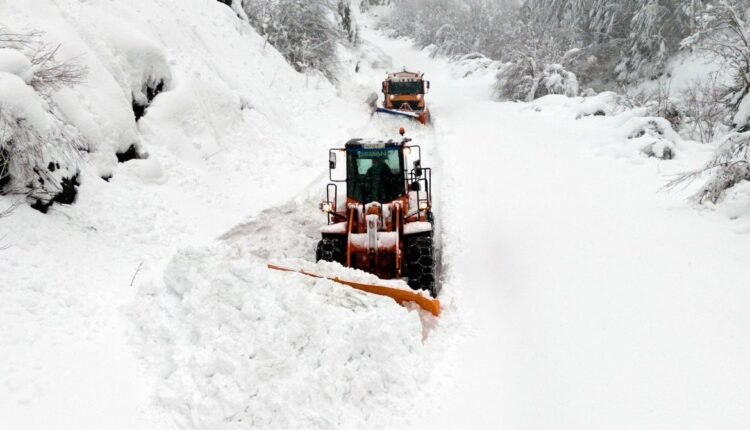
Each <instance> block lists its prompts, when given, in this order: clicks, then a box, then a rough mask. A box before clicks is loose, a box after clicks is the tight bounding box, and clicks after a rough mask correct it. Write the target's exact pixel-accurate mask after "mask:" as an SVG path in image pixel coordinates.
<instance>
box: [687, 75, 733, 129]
mask: <svg viewBox="0 0 750 430" xmlns="http://www.w3.org/2000/svg"><path fill="white" fill-rule="evenodd" d="M717 76H718V74H717V73H712V74H711V75H709V77H708V79H703V80H694V81H693V82H691V83H690V84H688V85H687V87H686V88H685V89H684V90H683V91H682V93H681V94H680V99H681V100H682V108H683V111H684V121H683V122H684V127H683V130H684V131H685V133H686V134H687V135H688V136H689V137H690V138H691V139H695V140H697V141H699V142H701V143H709V142H712V141H713V140H714V138H715V137H717V136H720V135H722V134H724V133H727V132H728V131H729V128H730V125H731V123H732V121H730V119H731V117H732V115H731V114H730V112H729V110H728V106H727V105H726V103H724V96H725V94H724V89H723V88H722V86H721V85H719V84H718V82H717Z"/></svg>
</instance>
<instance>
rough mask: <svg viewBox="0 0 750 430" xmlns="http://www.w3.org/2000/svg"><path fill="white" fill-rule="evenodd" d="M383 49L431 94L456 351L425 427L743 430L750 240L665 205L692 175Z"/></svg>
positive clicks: (584, 125)
mask: <svg viewBox="0 0 750 430" xmlns="http://www.w3.org/2000/svg"><path fill="white" fill-rule="evenodd" d="M369 37H370V38H371V40H372V42H373V43H375V44H377V45H379V46H380V47H382V48H383V49H384V51H386V52H388V53H389V54H391V55H393V57H394V66H400V65H402V64H403V65H405V66H407V67H408V68H410V69H413V68H418V69H420V70H422V71H424V72H425V73H426V76H428V78H429V79H430V80H431V81H432V83H433V85H432V89H433V91H432V92H431V94H430V95H429V97H430V98H429V100H430V102H431V106H432V112H433V116H434V118H435V130H436V132H435V134H436V142H435V143H436V145H437V148H435V149H434V151H435V153H436V154H437V158H438V160H437V161H438V163H437V164H438V165H437V166H436V167H437V169H436V172H435V174H436V175H437V176H438V177H440V178H441V179H440V180H441V183H442V186H441V187H440V193H442V194H441V196H440V198H441V202H442V208H441V211H440V214H439V215H440V217H441V219H442V227H443V242H444V247H443V253H444V260H443V263H444V265H445V267H446V273H445V277H446V278H445V281H446V285H444V289H443V291H444V297H443V300H444V302H446V304H447V309H446V313H447V314H449V316H447V317H445V321H447V322H445V323H444V327H442V328H441V329H443V330H446V331H451V330H454V331H457V333H452V339H457V340H455V341H452V343H451V344H449V345H447V347H446V349H447V350H448V353H447V359H446V363H447V369H448V371H447V372H446V376H445V377H446V379H445V381H444V384H443V386H442V388H440V389H439V390H438V392H437V402H436V404H434V405H430V406H429V407H428V409H430V413H431V415H430V417H431V418H430V419H427V420H426V421H425V422H423V423H422V424H423V425H421V426H419V428H425V429H436V428H438V429H442V428H445V429H455V428H476V429H489V428H508V429H532V428H533V429H551V428H555V429H586V428H590V429H601V428H607V429H620V428H622V429H643V428H670V429H686V428H734V429H739V428H745V427H746V426H747V423H748V422H750V338H748V336H747V333H748V330H749V329H750V314H748V312H747V309H748V308H750V291H748V288H747V287H748V282H742V281H739V280H743V279H744V280H747V279H748V273H750V269H748V266H747V261H748V260H749V258H750V248H749V247H748V244H750V239H749V238H748V236H747V235H741V234H737V233H735V232H733V231H732V228H731V225H730V224H728V223H727V222H726V221H725V220H720V219H717V218H716V217H714V216H712V215H710V214H709V215H706V216H701V214H700V213H698V212H696V211H694V210H692V209H690V208H689V207H688V205H687V204H686V203H685V202H684V200H683V199H684V195H668V194H664V193H658V192H657V190H658V189H659V187H660V186H662V185H663V183H664V181H665V175H666V172H674V171H679V170H681V169H684V168H685V167H684V166H683V165H681V164H680V161H679V160H675V161H672V162H663V161H662V162H660V161H656V160H642V159H635V160H632V159H628V158H624V159H617V158H616V157H613V156H612V154H611V152H612V151H608V150H607V148H609V147H610V146H612V145H614V146H617V145H627V143H626V142H619V141H617V136H615V133H613V131H612V123H611V122H608V121H607V120H605V119H603V118H587V119H583V120H579V121H575V120H572V119H571V118H568V117H566V116H563V115H559V114H554V113H548V112H535V111H533V110H532V109H530V108H529V107H528V106H524V105H517V104H511V103H496V102H492V101H490V100H489V93H490V88H489V85H491V76H490V77H484V78H481V77H480V78H473V77H469V78H467V79H456V77H455V76H453V75H452V74H451V73H452V70H454V69H452V67H451V66H450V65H447V64H446V63H445V62H443V61H441V60H432V59H429V58H427V57H426V56H425V55H424V54H423V53H419V52H417V51H415V50H414V49H412V48H411V47H409V46H408V44H406V43H404V42H400V41H393V40H390V39H385V38H382V37H379V36H377V35H372V34H371V35H369ZM670 163H672V164H671V165H670ZM451 313H455V314H456V315H450V314H451ZM456 320H459V321H460V323H459V324H457V325H456V326H453V323H454V322H455V321H456ZM435 409H436V410H435Z"/></svg>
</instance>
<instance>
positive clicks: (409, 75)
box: [386, 70, 424, 82]
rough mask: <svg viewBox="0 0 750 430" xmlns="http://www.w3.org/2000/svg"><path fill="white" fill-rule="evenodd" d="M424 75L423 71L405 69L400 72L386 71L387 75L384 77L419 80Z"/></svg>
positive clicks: (391, 79)
mask: <svg viewBox="0 0 750 430" xmlns="http://www.w3.org/2000/svg"><path fill="white" fill-rule="evenodd" d="M423 77H424V73H421V72H407V71H406V70H404V71H402V72H391V73H388V77H387V78H386V79H387V80H389V81H411V82H413V81H421V80H422V79H423Z"/></svg>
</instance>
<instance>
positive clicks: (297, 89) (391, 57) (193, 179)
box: [0, 0, 750, 430]
mask: <svg viewBox="0 0 750 430" xmlns="http://www.w3.org/2000/svg"><path fill="white" fill-rule="evenodd" d="M358 20H359V22H360V23H361V24H362V25H363V28H362V29H361V32H360V38H361V40H362V45H361V47H360V48H359V49H354V50H352V49H343V48H342V49H341V52H340V56H341V58H342V72H341V82H340V83H339V84H338V86H333V85H331V84H330V83H328V82H327V81H325V80H323V79H321V78H318V77H316V76H315V75H314V74H310V75H304V74H299V73H297V72H295V71H294V69H293V68H292V67H290V66H289V65H288V64H287V63H286V62H285V61H284V59H283V58H282V57H281V55H280V54H279V53H278V52H276V51H275V50H274V49H273V48H272V47H271V46H269V45H268V44H266V43H264V40H263V39H262V38H261V37H260V36H258V34H257V33H256V32H255V31H254V30H253V29H252V28H250V27H249V26H248V25H247V24H245V23H243V21H242V20H240V19H238V18H237V16H236V14H235V12H234V11H232V10H231V9H230V8H228V7H226V6H225V5H224V4H222V3H221V2H216V1H212V0H180V1H177V0H132V1H130V2H127V3H119V2H114V1H108V2H80V1H76V0H55V1H53V0H37V1H33V2H32V1H26V0H19V1H14V2H12V4H11V3H10V2H8V3H4V4H3V3H0V25H2V26H5V27H7V28H9V29H10V30H11V31H16V32H22V31H30V30H40V31H44V32H45V33H44V36H43V37H44V38H45V39H46V40H48V41H49V42H50V43H54V44H56V43H62V45H61V48H60V49H61V51H60V52H61V54H62V55H64V56H65V57H79V58H80V60H81V62H82V63H83V64H85V65H86V66H87V67H88V69H89V78H88V79H89V80H88V82H87V83H86V84H84V85H80V86H76V87H74V88H71V89H65V90H62V91H60V92H59V93H57V94H56V95H55V102H56V103H57V104H58V105H59V109H60V110H61V112H62V113H63V114H64V116H65V118H67V119H68V120H69V121H70V122H71V123H73V124H74V125H75V126H76V127H77V128H78V129H79V130H80V132H81V134H82V135H83V136H84V137H85V138H86V140H87V141H89V142H91V145H92V149H91V152H90V154H87V155H86V158H85V163H83V164H82V165H81V167H80V170H81V175H80V176H81V178H80V182H81V185H80V187H79V193H78V199H77V201H76V203H75V204H74V205H70V206H68V205H54V206H52V207H51V208H50V210H49V213H48V214H46V215H44V214H41V213H40V212H38V211H36V210H33V209H31V208H29V207H28V206H26V205H22V206H20V207H19V208H17V209H16V210H15V212H14V213H13V215H12V216H10V217H8V218H3V219H2V220H0V237H2V236H3V235H4V234H7V235H6V237H5V239H3V242H2V243H0V245H2V244H7V245H8V246H9V248H8V249H6V250H3V251H0V327H3V330H1V331H0V350H2V351H3V352H4V354H2V356H0V428H2V429H5V428H9V429H21V428H22V429H43V428H55V429H88V428H91V429H98V428H102V427H105V428H114V429H139V430H140V429H165V428H176V429H177V428H179V429H184V428H189V429H256V428H258V429H261V428H262V429H266V428H270V429H289V428H300V429H302V428H304V429H307V428H316V429H335V428H368V429H369V428H371V429H381V428H417V429H421V428H424V429H428V428H429V429H435V428H438V429H443V428H445V429H448V428H451V429H453V428H477V429H484V428H498V427H503V428H506V427H507V428H514V429H515V428H542V429H546V428H556V429H560V428H561V429H582V428H591V429H594V428H596V429H599V428H618V429H619V428H622V429H642V428H667V429H685V428H722V429H742V428H744V427H746V423H747V422H748V421H749V420H750V415H748V413H749V411H750V410H748V408H746V407H745V403H746V399H747V398H748V396H750V392H748V390H749V389H748V388H747V387H750V365H749V364H748V363H750V342H749V341H748V340H747V338H748V337H747V333H748V330H750V319H748V317H747V312H746V309H747V308H748V306H749V305H750V293H748V292H747V291H746V288H745V284H746V283H745V282H744V279H746V278H747V275H748V273H749V271H748V269H747V265H746V262H747V261H748V257H750V247H749V246H748V245H750V243H748V239H747V234H746V233H747V232H748V231H750V219H749V218H748V217H747V214H748V213H750V211H748V205H749V202H750V193H748V194H743V192H742V189H743V188H741V187H740V189H739V190H735V191H734V192H733V193H734V194H731V195H730V197H732V199H733V202H734V203H733V204H729V205H722V206H719V207H718V208H717V209H716V210H712V209H702V210H696V209H695V208H693V207H692V206H691V204H690V203H688V202H686V201H685V197H686V196H687V195H688V194H689V193H690V191H691V190H680V191H678V192H675V193H672V194H668V193H663V192H661V193H660V192H659V191H658V190H659V189H660V188H661V187H662V186H663V185H664V184H665V183H666V181H667V180H668V179H669V178H670V177H671V175H672V174H674V173H677V172H681V171H685V170H689V169H691V168H693V167H694V166H696V165H697V164H700V163H702V162H703V161H705V160H706V159H707V158H709V157H710V155H711V148H709V147H706V146H701V145H698V144H697V143H694V142H690V141H686V140H683V138H681V137H680V136H678V135H677V134H676V133H674V132H671V128H669V125H668V124H666V120H661V119H655V118H652V117H649V116H648V115H649V114H648V112H647V111H646V110H643V109H640V110H639V109H630V108H627V107H625V106H623V105H622V104H619V103H618V101H617V97H616V95H614V94H612V93H604V94H600V95H599V96H597V97H593V98H566V97H563V96H547V97H544V98H542V99H539V100H537V101H535V102H533V103H499V102H496V101H492V100H491V98H490V94H491V92H492V91H491V89H492V87H493V86H494V85H495V73H494V72H495V70H494V69H492V67H494V66H493V65H492V64H491V63H488V62H482V61H481V60H478V61H475V62H473V61H470V60H467V61H466V62H463V63H460V64H455V63H449V62H447V61H445V60H443V59H440V58H437V59H436V58H431V56H429V55H427V52H420V51H418V50H416V49H414V48H413V47H412V45H411V43H410V41H408V40H393V39H389V38H387V37H385V36H384V35H383V34H381V33H378V32H376V31H375V30H374V28H373V27H374V24H373V22H372V20H371V17H368V16H361V17H358ZM357 63H359V64H358V70H359V71H358V73H354V65H355V64H357ZM402 66H404V67H408V68H410V69H419V70H421V71H424V72H425V73H426V76H427V77H428V79H430V80H431V82H432V89H433V91H431V93H430V94H429V95H428V101H429V103H430V106H431V111H432V115H433V118H434V124H433V125H432V126H430V127H422V126H420V125H417V124H413V123H404V122H402V121H398V120H393V119H388V118H380V117H377V116H376V117H371V116H370V114H369V110H368V107H367V106H366V104H365V100H366V98H367V95H368V94H369V93H370V92H372V91H376V90H378V89H379V85H380V80H381V79H382V77H383V74H384V72H385V71H386V70H389V69H393V68H401V67H402ZM154 81H159V82H162V81H163V90H164V91H163V92H161V93H160V94H158V95H156V97H153V99H152V100H151V101H149V102H148V103H149V104H150V105H149V106H148V108H147V109H146V110H145V115H144V116H143V117H142V118H140V119H139V120H138V121H136V118H135V114H134V112H133V107H132V100H133V99H136V101H137V99H139V98H140V97H141V96H146V100H148V98H149V97H148V95H149V94H147V93H148V87H149V83H154ZM144 84H145V85H146V87H145V89H144V86H143V85H144ZM401 125H405V126H406V127H407V133H408V134H409V135H410V136H411V137H413V138H414V142H415V143H417V144H420V145H422V148H423V150H424V152H425V160H424V164H425V165H427V166H431V167H433V168H434V169H435V170H434V175H435V184H434V187H435V192H436V201H435V210H436V214H437V219H438V223H439V231H438V243H439V244H440V251H441V255H442V265H441V273H440V277H441V282H442V285H443V289H442V292H441V296H440V299H441V301H442V303H443V309H444V310H443V314H442V316H441V317H440V318H439V319H436V318H433V317H431V316H429V315H426V314H425V313H423V312H420V311H418V310H415V309H413V308H402V307H399V306H397V305H395V304H394V303H393V302H392V301H391V300H390V299H387V298H382V297H375V296H370V295H365V294H363V293H359V292H355V291H353V290H350V289H347V288H345V287H341V286H339V285H336V284H333V283H331V282H330V281H327V280H314V279H311V278H305V277H302V276H300V275H296V274H288V273H279V272H273V271H269V270H268V269H267V268H266V264H267V263H268V262H281V261H287V262H288V261H294V259H304V260H312V259H313V258H314V246H315V242H316V240H317V239H318V235H319V232H318V226H319V225H320V224H322V223H323V222H324V216H323V215H322V214H321V213H320V211H319V210H318V209H317V203H318V202H319V201H320V200H321V199H322V196H323V195H324V187H325V184H326V182H327V179H328V176H327V175H328V172H327V161H328V159H327V155H328V154H327V150H328V148H330V147H335V146H340V145H341V144H343V143H344V142H345V140H346V139H348V138H349V137H355V136H370V137H383V136H385V137H392V136H393V135H394V133H395V132H396V130H397V129H398V127H399V126H401ZM133 144H135V145H136V147H137V148H138V150H139V151H140V152H142V153H148V158H145V159H134V160H130V161H127V162H125V163H118V162H117V158H116V156H115V154H116V153H117V152H120V151H124V150H127V149H128V148H129V147H130V145H133ZM667 151H668V152H669V154H671V158H673V159H662V158H659V157H663V158H670V157H666V156H665V154H666V152H667ZM103 176H104V177H107V178H108V181H105V180H104V179H102V177H103ZM110 176H111V177H110ZM12 203H13V198H11V197H7V196H6V197H0V209H2V208H3V207H5V206H8V205H10V204H12Z"/></svg>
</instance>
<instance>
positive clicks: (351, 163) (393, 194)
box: [345, 139, 406, 203]
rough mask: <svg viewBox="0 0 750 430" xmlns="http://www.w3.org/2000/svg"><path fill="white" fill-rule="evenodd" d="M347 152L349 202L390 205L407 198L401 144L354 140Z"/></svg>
mask: <svg viewBox="0 0 750 430" xmlns="http://www.w3.org/2000/svg"><path fill="white" fill-rule="evenodd" d="M345 149H346V190H347V198H349V199H351V200H354V201H357V202H360V203H369V202H390V201H393V200H396V199H398V198H400V197H402V196H404V195H405V194H406V177H405V169H404V147H403V145H402V143H401V142H393V141H387V142H382V141H381V142H378V141H365V140H362V139H352V140H350V141H349V142H348V143H347V144H346V146H345Z"/></svg>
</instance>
